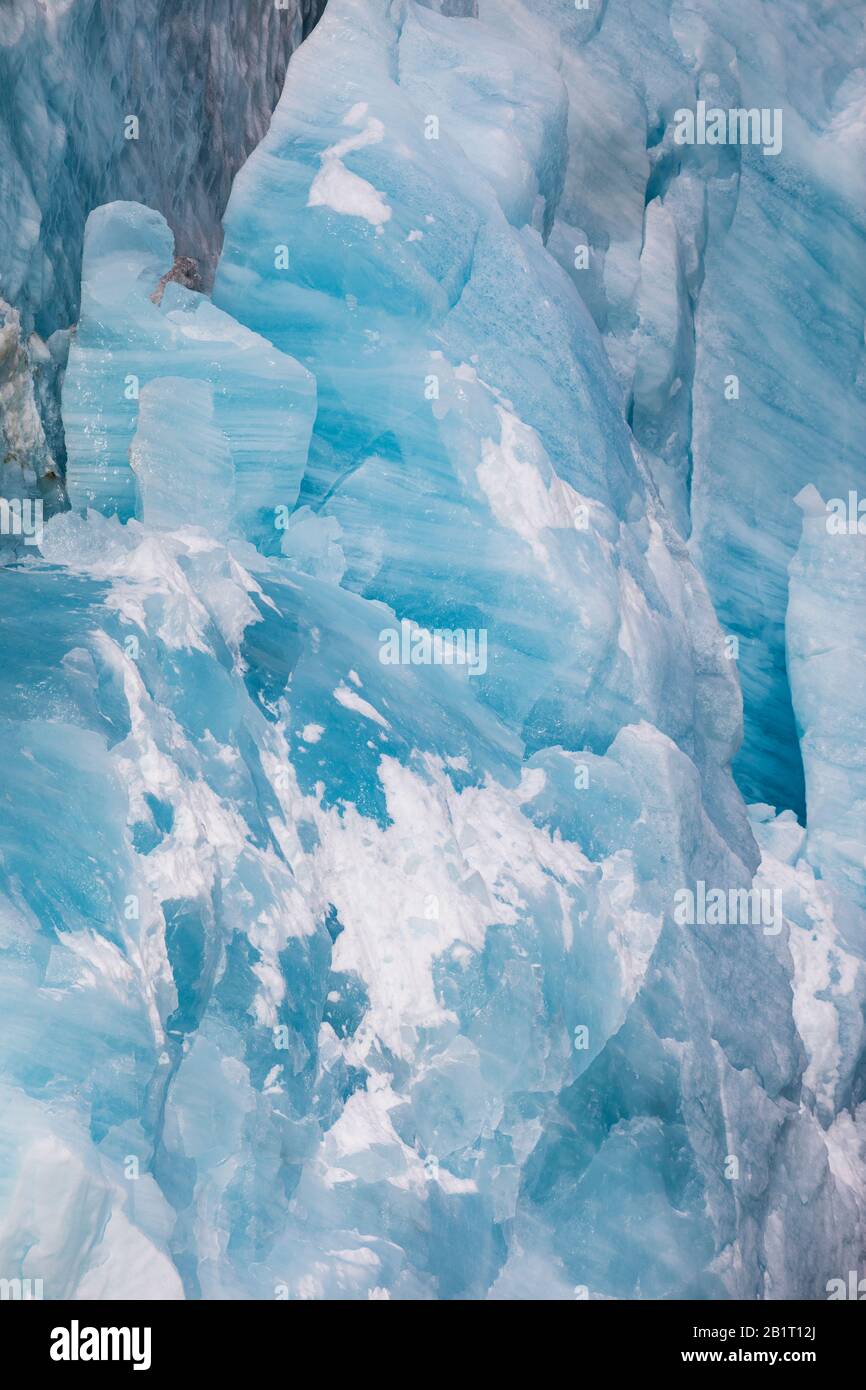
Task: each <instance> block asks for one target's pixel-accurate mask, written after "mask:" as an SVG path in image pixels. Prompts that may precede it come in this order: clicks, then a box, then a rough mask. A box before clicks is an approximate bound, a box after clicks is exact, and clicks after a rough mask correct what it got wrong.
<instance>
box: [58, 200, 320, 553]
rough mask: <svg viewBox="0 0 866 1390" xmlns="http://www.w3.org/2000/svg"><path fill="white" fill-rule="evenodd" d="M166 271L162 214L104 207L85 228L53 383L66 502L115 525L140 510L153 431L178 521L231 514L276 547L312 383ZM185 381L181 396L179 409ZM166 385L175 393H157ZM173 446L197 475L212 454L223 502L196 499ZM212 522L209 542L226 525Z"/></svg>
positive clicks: (304, 440)
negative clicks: (58, 379) (174, 441)
mask: <svg viewBox="0 0 866 1390" xmlns="http://www.w3.org/2000/svg"><path fill="white" fill-rule="evenodd" d="M176 264H177V262H176V259H175V256H174V243H173V238H172V235H171V232H170V231H169V229H168V226H167V224H166V222H165V219H164V218H163V217H162V216H160V214H159V213H157V212H152V211H150V210H149V209H147V208H143V207H141V205H140V204H137V203H108V204H106V206H105V207H102V208H97V209H96V211H95V212H93V213H91V215H90V217H89V218H88V221H87V230H86V232H85V239H84V260H83V271H82V300H81V319H80V322H79V324H78V328H77V332H76V334H75V338H74V341H73V343H72V345H71V347H70V351H69V360H68V365H67V368H66V373H65V377H64V382H63V419H64V425H65V433H66V449H67V455H68V463H67V469H66V486H67V491H68V494H69V499H70V502H71V503H72V505H73V507H78V506H95V507H98V508H99V510H100V511H103V512H109V511H116V512H117V514H118V515H119V516H120V517H121V518H122V519H126V518H127V517H129V516H130V515H132V514H133V512H134V511H135V510H136V505H138V506H139V509H140V507H141V501H142V494H143V492H144V491H145V487H144V486H143V484H144V479H145V477H147V478H149V480H150V481H149V486H150V488H151V489H153V488H154V487H155V486H156V481H155V477H154V474H155V471H156V469H157V468H158V467H159V466H160V465H159V461H158V457H157V456H158V453H159V448H160V446H159V442H158V439H157V438H155V436H157V435H158V433H159V431H160V430H162V431H164V432H165V439H164V442H163V459H162V466H163V468H165V467H166V466H170V470H171V471H170V472H169V473H168V475H167V476H165V477H164V479H163V484H162V486H163V490H164V491H167V493H168V494H169V496H170V495H171V493H172V492H175V493H176V492H177V489H178V488H182V487H183V486H186V487H187V488H188V489H189V492H190V496H189V500H188V505H187V508H186V511H184V509H183V507H182V506H179V510H178V513H177V519H178V520H180V519H187V518H188V515H189V513H190V512H192V511H195V510H197V511H198V513H199V514H200V515H201V513H202V511H203V510H206V509H209V508H211V507H213V509H214V511H215V512H217V513H222V514H226V513H232V514H233V518H234V522H235V524H236V526H237V528H238V529H239V530H240V531H241V532H242V533H243V534H244V535H246V536H247V538H248V539H249V540H252V541H253V542H254V543H261V544H267V543H268V542H270V543H271V544H272V545H273V544H277V543H278V541H279V537H278V535H277V533H276V531H275V528H274V525H273V513H274V508H275V506H276V505H281V506H283V507H285V508H286V509H287V511H290V510H291V508H292V507H293V506H294V503H295V501H296V499H297V495H298V489H299V486H300V482H301V476H302V473H303V469H304V463H305V460H306V456H307V447H308V444H309V437H310V430H311V427H312V422H313V416H314V415H315V410H316V387H315V382H314V381H313V379H312V377H311V376H310V374H309V372H307V371H306V370H305V369H304V368H303V367H302V366H301V365H300V364H299V363H297V362H295V361H293V360H292V359H291V358H288V357H286V355H285V354H284V353H281V352H277V351H276V350H275V349H274V347H273V345H272V344H271V343H269V342H266V341H265V340H264V339H262V338H260V337H257V336H256V335H255V334H254V333H251V332H250V331H249V330H248V329H245V328H244V327H243V326H242V325H241V324H239V323H237V322H235V321H234V320H233V319H231V318H229V317H228V316H227V315H226V314H224V313H221V312H220V310H219V309H217V308H215V307H214V305H213V304H212V303H211V302H210V300H209V299H207V298H205V297H204V296H203V295H201V294H198V293H196V292H195V291H194V290H191V289H188V288H187V287H186V286H185V285H184V284H183V283H179V282H178V281H177V280H176V279H172V278H171V277H172V274H173V269H174V267H175V266H176ZM155 299H157V300H158V302H154V301H155ZM181 378H187V379H188V380H189V383H190V385H189V391H188V396H187V397H185V393H184V389H183V386H182V384H180V379H181ZM166 380H173V381H175V382H177V385H176V386H175V387H174V388H169V389H167V388H166V387H165V385H164V383H165V381H166ZM196 383H198V384H200V387H201V389H200V390H199V389H198V388H197V385H196ZM203 392H204V393H207V395H208V403H207V405H206V406H205V407H204V408H203V409H204V413H205V414H206V416H207V426H209V427H210V430H211V433H209V434H207V436H206V437H205V438H202V439H200V440H199V442H198V443H196V439H197V436H198V434H199V431H198V430H197V429H196V427H195V423H194V421H193V418H192V417H193V416H196V417H197V415H198V413H199V412H201V410H202V407H201V406H199V412H197V411H196V405H197V403H198V398H200V396H201V394H202V393H203ZM185 401H186V404H185ZM139 404H141V407H142V408H141V411H140V412H139ZM134 431H136V432H135V435H134V437H133V432H134ZM214 432H218V434H219V436H220V440H221V442H219V443H216V442H215V434H214ZM178 433H181V434H186V435H187V436H188V443H189V445H190V448H191V449H192V450H193V451H195V450H196V449H198V450H199V452H200V453H201V454H202V456H203V457H202V458H201V460H200V461H199V465H200V466H201V467H202V468H206V467H207V462H206V458H205V457H204V456H206V455H208V454H209V453H210V452H211V450H213V449H214V448H216V449H217V450H222V451H223V452H224V453H225V455H226V469H227V470H228V473H229V474H230V475H231V476H230V477H229V478H227V479H225V480H224V482H223V483H222V484H221V486H222V489H223V496H222V498H221V499H220V498H219V497H217V496H216V495H214V496H213V497H212V498H211V497H209V496H208V492H207V489H206V488H205V487H198V486H197V485H196V482H195V479H194V476H193V472H192V469H194V468H195V466H196V465H195V461H194V460H193V461H192V469H191V460H190V459H189V458H187V457H184V458H183V459H177V458H175V459H174V460H171V461H170V460H169V457H168V456H169V455H170V454H171V442H170V441H171V438H172V437H173V436H174V435H176V434H178ZM226 469H224V470H223V472H225V471H226ZM215 471H218V470H215ZM178 475H181V476H178ZM183 476H185V478H186V482H182V481H181V477H183ZM203 481H204V480H203ZM229 492H230V493H231V495H230V496H229V495H228V494H229ZM152 505H153V506H154V507H156V505H157V504H156V503H155V502H152ZM168 519H169V520H170V512H169V515H168ZM214 521H215V529H216V530H219V528H220V524H222V525H225V524H227V516H225V515H224V517H223V522H222V523H219V522H217V521H216V517H215V518H214Z"/></svg>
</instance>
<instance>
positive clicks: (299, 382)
mask: <svg viewBox="0 0 866 1390" xmlns="http://www.w3.org/2000/svg"><path fill="white" fill-rule="evenodd" d="M547 8H548V7H545V8H544V13H543V14H542V15H541V16H540V17H539V18H538V20H537V24H538V25H539V26H543V24H544V23H547V22H548V21H547V19H546V18H545V15H546V11H547ZM480 10H481V18H480V19H477V18H474V17H467V16H459V17H458V16H448V15H442V14H438V13H435V12H434V11H433V10H431V9H427V8H422V7H420V6H418V5H416V4H414V3H411V0H406V3H402V0H400V2H399V3H386V0H331V3H329V5H328V7H327V9H326V11H325V14H324V16H323V18H322V19H321V21H320V22H319V24H318V26H317V28H316V29H315V31H314V32H313V33H312V34H311V36H310V37H309V38H308V39H307V40H306V41H305V42H304V44H303V45H302V46H301V47H300V48H299V49H298V50H297V52H296V53H295V54H294V55H293V57H292V60H291V63H290V65H289V69H288V74H287V79H286V84H285V87H284V90H283V94H282V97H281V99H280V102H279V104H278V106H277V108H276V111H275V113H274V116H273V119H272V121H271V125H270V128H269V130H268V133H267V134H266V136H265V137H264V139H263V140H262V141H261V143H260V144H259V145H258V147H257V149H256V150H255V152H254V153H253V154H252V156H251V157H250V158H249V160H248V161H247V162H246V164H245V165H244V166H243V168H242V169H241V170H240V172H239V173H238V175H237V177H236V178H235V181H234V185H233V188H232V193H231V197H230V199H229V204H228V207H227V209H226V214H225V219H224V232H225V240H224V245H223V249H222V252H221V255H220V258H219V262H218V265H217V270H216V276H215V281H214V286H213V293H212V296H206V295H203V294H202V293H200V292H199V291H197V290H196V289H195V288H192V287H191V286H190V285H188V284H184V283H180V282H179V279H178V277H177V275H176V274H175V273H174V270H173V267H174V266H175V249H176V248H175V246H174V243H173V239H172V235H171V233H170V231H169V230H168V227H167V225H166V223H165V221H164V219H163V218H162V216H161V214H160V213H158V212H156V211H154V210H153V209H150V208H148V207H145V206H143V205H141V204H138V203H133V202H128V201H124V202H114V203H109V204H107V205H105V206H102V207H99V208H97V209H96V210H95V211H94V212H92V213H91V215H90V217H89V219H88V222H87V228H86V232H85V237H84V251H83V268H82V295H81V318H80V322H79V324H78V326H77V329H76V332H75V334H74V336H73V341H72V343H71V347H70V352H69V361H68V366H67V368H66V373H65V379H64V382H63V389H62V415H63V424H64V434H65V440H66V449H67V454H68V463H67V470H66V488H67V490H68V495H69V501H70V504H71V510H69V511H64V512H62V513H60V514H59V515H57V516H55V517H53V518H52V519H51V520H50V521H49V522H48V523H47V525H46V527H45V530H44V534H43V536H42V539H41V543H40V545H39V547H38V548H37V547H33V548H32V550H31V551H30V552H29V553H24V554H23V555H21V556H19V557H18V559H17V560H16V562H15V563H14V564H12V565H9V566H7V567H6V569H5V571H4V574H3V582H4V585H5V591H4V592H5V601H4V605H3V609H2V617H0V642H2V647H3V651H4V660H3V665H2V672H3V674H2V677H0V720H2V725H3V735H4V743H5V747H6V749H7V753H8V756H7V759H6V774H5V775H6V785H5V788H4V803H5V807H6V810H7V811H9V810H10V808H13V807H14V815H12V814H8V815H4V817H3V829H2V843H0V851H2V853H0V950H2V955H0V999H2V1005H3V1010H4V1014H5V1017H6V1019H7V1038H6V1041H5V1044H4V1056H5V1065H4V1069H3V1073H2V1078H0V1086H2V1091H3V1097H2V1105H0V1266H2V1269H3V1270H4V1272H5V1271H8V1274H9V1276H10V1277H11V1276H13V1275H18V1276H20V1277H22V1278H23V1277H38V1278H43V1280H44V1282H45V1287H46V1296H49V1297H82V1298H83V1297H108V1298H114V1297H144V1298H147V1297H150V1298H165V1297H178V1298H180V1297H192V1298H196V1297H203V1298H217V1297H238V1298H243V1297H266V1298H273V1297H278V1298H279V1297H289V1298H321V1297H329V1298H368V1297H374V1298H378V1297H392V1298H524V1297H539V1296H546V1297H551V1298H567V1299H571V1298H575V1297H584V1296H585V1297H589V1298H632V1297H640V1296H645V1297H703V1298H724V1297H731V1296H740V1297H747V1298H758V1297H764V1296H775V1297H796V1296H801V1297H823V1296H825V1289H826V1284H827V1281H828V1279H830V1278H832V1277H837V1276H844V1274H845V1272H846V1271H847V1270H848V1269H850V1268H858V1267H859V1264H860V1263H861V1262H862V1251H863V1245H864V1200H866V1152H864V1118H866V1117H864V1111H863V1103H864V1095H863V1076H864V1073H863V1065H862V1055H863V1006H864V994H866V976H864V970H863V948H864V940H866V936H864V915H863V914H864V907H866V904H864V901H863V891H862V885H863V880H862V871H861V870H858V868H857V866H856V862H855V861H856V857H857V855H856V849H855V848H854V847H856V845H857V843H858V837H859V836H861V832H862V819H858V812H857V810H856V809H855V810H853V811H852V810H851V809H850V801H851V798H852V797H853V799H854V800H855V801H856V803H857V805H858V806H862V795H861V794H862V787H861V785H860V781H859V780H858V776H859V774H857V773H856V772H852V774H851V776H850V778H847V777H846V775H845V773H844V771H843V772H840V768H843V769H844V758H840V756H839V752H838V747H837V746H835V745H834V740H835V741H836V743H837V744H838V742H839V741H840V740H842V739H843V738H844V732H845V718H844V712H843V714H842V715H840V716H838V717H836V718H834V715H833V713H832V708H833V698H834V692H833V681H832V667H829V666H828V665H827V661H828V658H827V654H826V652H825V651H824V650H823V649H822V648H821V643H820V636H819V631H820V618H821V612H822V605H823V603H824V601H825V599H824V597H823V595H824V594H825V592H826V585H827V582H828V581H827V573H828V571H827V564H828V563H836V562H837V561H836V558H835V557H836V552H833V554H832V555H830V556H827V555H824V553H823V550H824V540H823V536H822V535H821V534H820V533H819V532H820V528H817V529H816V528H815V527H814V525H813V527H812V529H810V523H809V517H810V515H811V516H813V517H814V515H815V511H814V508H815V506H816V503H815V501H814V498H813V497H812V496H811V495H809V496H807V497H805V498H803V499H802V501H801V506H802V508H803V511H804V516H805V518H806V520H805V529H804V533H803V540H802V543H801V547H800V550H799V552H798V554H797V558H796V560H795V561H794V570H793V574H792V586H791V593H790V601H789V605H788V612H787V638H786V641H787V645H788V650H789V652H790V654H791V656H790V667H791V685H792V698H793V701H794V708H795V710H796V713H797V717H798V721H799V724H800V728H801V731H802V737H803V759H804V765H805V768H806V789H807V797H808V802H809V812H810V821H809V826H808V830H807V831H804V829H803V828H802V826H801V825H800V824H799V823H798V821H797V819H796V817H795V816H794V815H793V813H792V812H791V811H786V810H784V809H782V811H781V814H779V815H777V814H776V808H774V807H772V806H769V805H765V804H758V805H755V806H753V807H751V808H747V807H746V805H745V803H744V801H743V798H742V796H741V794H740V792H739V791H738V790H737V788H736V786H735V784H734V781H733V778H732V776H731V772H730V765H731V761H732V759H733V757H734V755H735V754H736V752H737V749H738V747H739V742H740V739H741V735H742V702H741V697H740V688H739V682H738V678H737V674H736V669H735V667H734V665H733V664H732V663H731V661H730V660H728V659H727V653H726V646H725V633H724V632H723V631H722V629H721V628H720V626H719V624H718V621H717V618H716V615H715V612H714V609H713V605H712V602H711V600H710V597H709V594H708V590H707V587H706V584H705V582H704V579H703V578H702V577H701V575H700V573H699V570H698V568H697V567H696V564H695V562H694V560H693V558H692V555H691V553H690V549H689V546H688V545H687V544H686V539H685V538H684V536H683V530H684V529H687V528H685V527H684V526H683V525H682V524H679V525H678V524H677V520H678V518H677V511H676V505H675V498H674V493H675V489H674V485H673V483H672V482H671V477H672V476H673V474H674V473H675V471H676V470H675V469H673V471H671V470H669V472H668V473H667V474H665V473H663V472H662V470H661V469H660V468H659V467H658V462H657V459H655V458H650V457H649V455H650V454H651V453H652V452H653V451H652V450H651V449H645V448H644V447H643V446H642V445H641V444H640V443H639V442H638V440H637V438H636V433H635V431H634V430H633V429H630V427H629V424H628V422H627V419H626V416H625V414H624V412H623V408H622V406H623V393H622V381H623V373H624V371H625V367H624V366H623V364H622V362H621V361H620V360H619V359H618V357H617V350H616V343H613V344H612V343H611V342H609V341H608V342H605V339H604V337H603V335H602V334H601V333H600V332H599V328H598V325H597V323H596V321H595V319H596V318H597V317H598V314H597V312H596V315H595V317H594V315H593V313H592V306H591V305H588V304H587V302H586V300H585V299H584V298H583V297H582V296H581V294H580V293H579V291H578V288H577V286H576V284H575V283H574V280H573V277H571V276H570V275H569V273H568V272H567V270H566V269H564V268H563V265H562V264H560V260H561V259H562V257H560V258H559V259H557V256H556V255H554V254H553V251H554V250H555V249H556V248H555V243H556V238H557V236H559V235H560V234H561V232H562V227H561V223H560V227H559V232H558V231H557V213H558V210H561V208H562V204H563V199H564V198H566V197H567V196H568V190H569V188H570V187H571V180H572V179H573V177H574V169H573V165H572V163H571V160H572V154H571V142H570V140H569V135H568V131H569V121H570V119H572V117H571V115H570V113H571V112H572V110H573V103H574V97H573V93H572V92H571V91H570V89H569V82H568V80H567V79H568V75H569V63H568V62H567V61H565V60H564V59H562V57H561V56H560V57H559V58H558V59H557V50H555V49H554V50H553V51H552V53H551V61H546V60H545V58H544V57H543V56H542V54H541V53H540V52H538V54H537V57H536V56H535V53H534V54H533V61H532V63H531V64H528V63H527V62H526V49H525V45H522V44H521V43H520V42H519V41H518V40H519V34H520V28H519V26H516V25H515V24H512V26H511V27H512V29H515V31H516V34H515V33H512V35H511V36H510V37H509V36H508V35H507V33H506V30H507V28H508V26H506V25H504V24H503V22H502V21H503V16H504V15H507V14H510V15H511V16H512V18H513V17H514V16H516V15H519V16H520V25H522V26H523V27H524V29H526V30H527V31H528V30H530V29H531V27H532V19H531V15H530V11H529V10H528V9H527V10H522V9H520V10H518V7H516V6H512V5H509V6H506V5H502V6H500V7H498V9H497V6H495V5H492V4H491V5H488V4H487V3H486V0H485V3H483V4H482V5H481V6H480ZM551 12H552V13H554V11H553V9H552V7H551ZM538 32H541V33H542V34H545V33H546V30H544V29H543V27H542V28H541V29H539V30H538ZM536 44H538V39H537V37H536ZM536 51H537V50H536ZM554 59H556V61H554ZM434 132H435V138H434ZM596 309H597V306H596ZM632 424H634V419H632ZM637 433H638V434H639V433H640V431H639V429H638V431H637ZM660 492H661V493H665V492H667V494H668V496H667V497H666V498H665V499H664V500H663V498H662V496H661V495H660ZM810 508H812V511H811V512H810V510H809V509H810ZM679 521H680V523H681V522H682V517H681V516H680V517H679ZM852 540H853V541H854V543H855V544H857V541H856V538H852ZM832 592H833V595H834V601H835V602H836V603H838V605H839V615H840V616H839V625H840V629H841V628H844V627H845V625H846V624H847V625H848V627H850V629H851V631H852V632H854V631H856V614H857V612H858V611H860V608H859V605H860V603H861V601H862V595H861V594H860V593H859V591H858V590H857V588H856V584H855V583H854V582H853V581H852V583H851V586H850V590H845V591H840V590H839V588H838V586H836V585H833V587H832ZM34 611H35V612H37V613H38V614H39V615H40V622H39V624H38V625H36V624H34V622H33V613H34ZM437 634H440V636H437ZM441 634H444V636H442V635H441ZM461 635H462V636H463V639H464V650H463V656H462V658H461V656H460V653H459V652H456V653H455V650H454V644H455V642H456V641H457V640H458V639H459V638H460V636H461ZM470 652H471V653H472V660H470V659H468V658H469V654H470ZM413 653H414V654H416V656H417V654H418V653H420V654H421V657H420V659H415V660H413ZM431 653H436V654H438V658H439V659H435V658H434V659H431V656H430V654H431ZM386 654H387V656H386ZM817 691H819V692H820V698H817V697H816V692H817ZM837 708H838V707H837ZM813 798H814V800H813ZM813 806H814V809H815V817H814V820H812V818H811V813H812V809H813ZM845 817H847V819H846V818H845ZM861 864H862V850H861ZM708 884H709V885H718V887H719V888H723V889H724V890H725V891H726V892H728V891H730V892H733V893H736V892H737V891H738V890H739V891H742V892H745V891H746V890H753V889H754V890H756V891H757V892H758V894H760V892H761V891H762V890H763V892H764V893H765V894H767V895H768V900H769V901H776V899H775V896H774V895H775V894H777V893H778V894H780V895H781V898H780V901H781V903H782V904H783V911H780V912H779V913H778V914H777V915H774V916H772V917H771V918H761V919H760V920H759V921H757V922H755V923H752V924H738V925H730V926H725V925H720V924H718V923H714V922H712V921H707V920H698V921H694V922H691V923H683V922H682V921H681V920H678V917H677V913H676V910H675V906H676V902H677V899H678V895H679V894H681V893H682V892H683V890H689V891H694V892H695V893H697V891H698V885H708Z"/></svg>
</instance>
